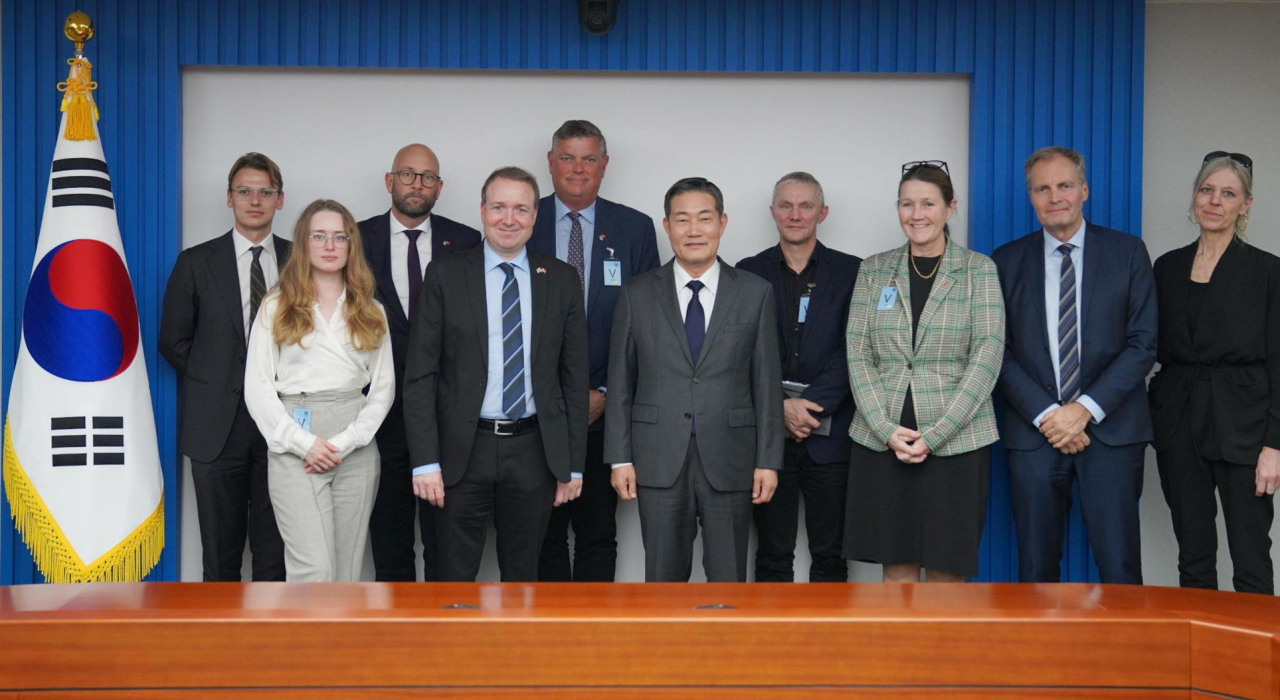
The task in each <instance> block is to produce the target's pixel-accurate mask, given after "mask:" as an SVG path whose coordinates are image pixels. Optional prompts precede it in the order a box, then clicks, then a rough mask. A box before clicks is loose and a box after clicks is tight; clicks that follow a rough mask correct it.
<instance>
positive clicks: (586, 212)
mask: <svg viewBox="0 0 1280 700" xmlns="http://www.w3.org/2000/svg"><path fill="white" fill-rule="evenodd" d="M552 199H554V200H555V201H556V221H559V220H561V219H563V218H564V217H566V216H568V215H569V212H571V211H573V210H572V209H570V208H569V205H568V204H565V203H564V202H562V201H560V197H559V196H555V197H552ZM598 201H600V200H599V198H597V199H593V200H591V206H588V207H585V208H583V209H580V210H579V211H578V213H579V214H581V215H582V218H583V219H585V220H586V222H587V223H589V224H595V222H596V202H598Z"/></svg>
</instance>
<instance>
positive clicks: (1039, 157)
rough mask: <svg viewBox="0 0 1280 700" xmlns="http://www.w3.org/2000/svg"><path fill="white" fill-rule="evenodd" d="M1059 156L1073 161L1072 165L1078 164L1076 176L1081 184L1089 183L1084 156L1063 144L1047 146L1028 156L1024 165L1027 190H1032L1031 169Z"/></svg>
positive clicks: (1023, 170)
mask: <svg viewBox="0 0 1280 700" xmlns="http://www.w3.org/2000/svg"><path fill="white" fill-rule="evenodd" d="M1059 156H1061V157H1063V158H1066V159H1067V160H1069V161H1071V164H1072V165H1074V166H1076V177H1078V178H1079V179H1080V184H1081V185H1087V184H1089V180H1088V179H1087V178H1086V177H1085V172H1084V156H1082V155H1080V151H1077V150H1073V149H1070V148H1064V147H1062V146H1045V147H1044V148H1041V149H1040V150H1038V151H1036V152H1035V153H1032V154H1031V155H1030V156H1028V157H1027V163H1026V165H1024V166H1022V172H1023V175H1024V176H1025V177H1026V179H1027V191H1030V190H1031V169H1032V168H1034V167H1036V165H1037V164H1039V163H1040V162H1042V161H1046V160H1049V159H1050V158H1057V157H1059Z"/></svg>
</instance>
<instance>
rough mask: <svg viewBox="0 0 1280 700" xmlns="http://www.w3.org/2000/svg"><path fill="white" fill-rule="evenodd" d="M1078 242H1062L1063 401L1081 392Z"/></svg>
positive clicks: (1060, 366) (1060, 372) (1060, 382)
mask: <svg viewBox="0 0 1280 700" xmlns="http://www.w3.org/2000/svg"><path fill="white" fill-rule="evenodd" d="M1074 249H1075V246H1073V245H1071V244H1070V243H1063V244H1062V245H1060V246H1058V252H1059V253H1062V273H1061V274H1060V275H1059V276H1058V377H1059V380H1058V385H1059V386H1060V387H1061V388H1062V391H1061V400H1062V402H1063V403H1068V402H1071V401H1075V400H1076V398H1077V397H1078V396H1080V319H1079V317H1078V316H1077V314H1076V268H1075V265H1074V264H1073V263H1072V262H1071V251H1072V250H1074Z"/></svg>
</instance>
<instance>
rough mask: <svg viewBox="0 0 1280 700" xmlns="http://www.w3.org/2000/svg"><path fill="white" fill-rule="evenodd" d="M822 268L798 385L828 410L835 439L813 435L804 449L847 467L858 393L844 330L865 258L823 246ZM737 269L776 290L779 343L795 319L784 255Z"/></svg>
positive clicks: (755, 259)
mask: <svg viewBox="0 0 1280 700" xmlns="http://www.w3.org/2000/svg"><path fill="white" fill-rule="evenodd" d="M813 255H814V258H815V259H816V260H817V265H818V267H817V269H816V270H815V271H814V276H813V289H812V290H811V291H810V293H809V312H808V316H807V317H806V319H805V324H804V330H803V331H801V332H800V357H799V365H800V374H799V380H800V381H801V382H803V383H805V384H808V385H809V388H808V389H805V390H804V393H802V394H801V395H800V396H801V398H805V399H808V400H810V401H812V402H814V403H816V404H818V405H819V406H822V407H823V408H824V409H826V410H825V411H824V412H823V413H822V414H821V415H823V416H826V415H829V416H831V434H830V435H810V436H809V437H808V438H806V439H805V441H804V445H805V448H807V450H808V452H809V458H810V459H812V460H813V461H814V462H817V463H818V464H831V463H833V462H847V461H848V460H849V448H850V446H851V445H852V443H853V441H852V440H851V439H850V438H849V424H850V423H851V422H853V393H852V392H851V391H850V390H849V364H848V361H847V359H846V351H845V334H844V333H845V326H846V325H847V324H848V322H849V298H850V297H851V296H852V295H853V285H854V282H856V281H857V279H858V266H859V265H861V264H862V258H859V257H856V256H853V255H848V254H845V253H841V252H840V251H838V250H832V249H830V248H828V247H826V246H824V245H822V242H821V241H819V242H818V246H817V248H815V249H814V251H813ZM738 268H739V269H741V270H746V271H747V272H750V273H752V274H755V275H758V276H760V277H763V278H764V279H765V280H766V281H767V282H769V284H772V285H773V298H774V300H775V301H776V302H777V303H778V334H779V343H780V344H781V346H782V347H784V348H785V347H786V343H785V342H784V341H783V338H785V337H786V336H787V335H788V333H789V331H788V329H787V320H788V319H789V318H790V317H791V311H790V309H787V308H786V303H787V302H786V294H785V293H784V290H783V285H782V250H781V248H779V247H778V246H776V245H775V246H772V247H770V248H766V249H765V250H763V251H761V252H760V253H759V254H757V255H753V256H752V257H749V258H747V259H745V260H742V261H741V262H739V263H738Z"/></svg>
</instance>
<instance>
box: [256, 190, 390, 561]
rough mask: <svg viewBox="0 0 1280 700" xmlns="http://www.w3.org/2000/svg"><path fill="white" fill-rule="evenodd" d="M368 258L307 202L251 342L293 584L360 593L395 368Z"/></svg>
mask: <svg viewBox="0 0 1280 700" xmlns="http://www.w3.org/2000/svg"><path fill="white" fill-rule="evenodd" d="M363 251H364V248H363V246H362V245H361V241H360V230H359V228H358V227H357V226H356V223H355V219H353V218H352V217H351V213H350V212H348V211H347V209H346V208H345V207H343V206H342V205H341V204H339V203H337V202H335V201H332V200H327V199H318V200H316V201H314V202H312V203H311V204H310V205H309V206H307V208H306V209H305V210H303V212H302V214H301V215H300V216H299V217H298V223H297V224H296V225H295V226H294V229H293V253H292V255H291V256H290V257H289V262H288V263H287V264H286V265H285V268H284V270H283V271H282V272H281V273H280V282H279V285H278V286H277V288H276V289H275V290H273V291H272V292H271V294H269V295H268V296H267V297H266V299H264V300H263V302H262V311H261V312H260V313H259V314H258V317H257V320H256V321H255V323H254V327H253V330H252V332H251V333H250V336H249V356H248V361H247V364H246V367H245V387H244V398H245V403H246V405H247V406H248V407H249V413H250V415H252V416H253V420H254V421H255V422H256V423H257V424H258V429H259V430H261V431H262V434H263V436H264V437H265V438H266V440H267V447H268V449H269V450H270V453H269V455H268V464H267V478H268V482H269V483H268V486H269V490H270V493H271V505H272V506H273V507H274V508H275V513H276V521H277V523H278V524H279V526H280V535H281V537H283V539H284V546H285V577H286V579H287V580H289V581H355V580H357V579H358V578H359V575H360V566H361V562H362V560H363V558H364V547H365V539H366V538H367V536H368V531H369V513H370V512H371V511H372V510H373V500H374V496H375V495H376V493H377V486H378V473H379V458H378V448H377V445H376V444H375V443H374V441H373V438H374V433H375V432H376V431H377V429H378V426H379V425H381V424H382V419H383V418H385V417H386V415H387V411H388V410H389V409H390V407H391V402H392V400H393V398H394V389H395V379H394V377H395V368H394V366H393V363H392V359H391V344H390V343H389V342H387V321H386V316H385V314H384V313H383V310H382V306H381V304H379V303H378V302H377V301H376V300H374V298H373V292H374V279H373V274H372V273H371V272H370V270H369V266H368V264H367V263H366V262H365V259H364V252H363ZM366 386H367V387H368V388H369V391H368V395H367V396H366V395H365V394H364V393H363V390H364V388H365V387H366Z"/></svg>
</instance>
